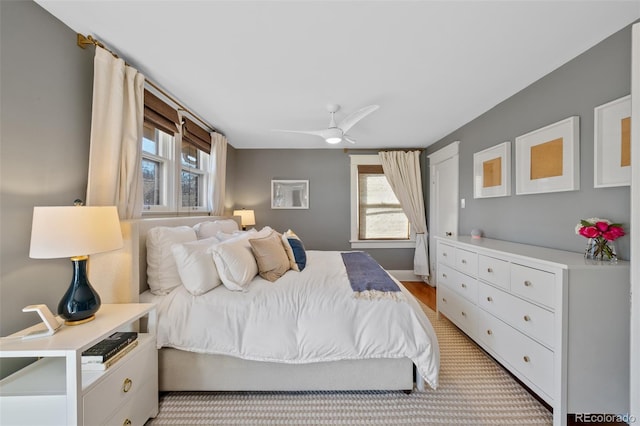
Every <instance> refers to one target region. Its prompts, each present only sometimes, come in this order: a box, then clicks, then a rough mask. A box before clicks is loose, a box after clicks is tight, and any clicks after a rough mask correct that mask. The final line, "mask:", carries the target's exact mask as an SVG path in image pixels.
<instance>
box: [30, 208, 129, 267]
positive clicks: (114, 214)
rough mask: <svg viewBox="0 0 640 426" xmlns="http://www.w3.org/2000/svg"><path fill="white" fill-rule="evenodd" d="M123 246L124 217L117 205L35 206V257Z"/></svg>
mask: <svg viewBox="0 0 640 426" xmlns="http://www.w3.org/2000/svg"><path fill="white" fill-rule="evenodd" d="M122 246H123V243H122V231H121V229H120V220H119V218H118V211H117V209H116V208H115V207H114V206H108V207H105V206H100V207H92V206H91V207H89V206H65V207H34V208H33V223H32V226H31V249H30V251H29V257H31V258H34V259H54V258H60V257H74V256H84V255H89V254H93V253H101V252H104V251H110V250H116V249H119V248H121V247H122Z"/></svg>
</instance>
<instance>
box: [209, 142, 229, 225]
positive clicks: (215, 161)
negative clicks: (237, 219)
mask: <svg viewBox="0 0 640 426" xmlns="http://www.w3.org/2000/svg"><path fill="white" fill-rule="evenodd" d="M226 175H227V138H226V137H225V136H224V135H221V134H220V133H216V132H213V133H211V153H210V155H209V194H208V195H209V196H208V197H207V204H208V205H207V207H208V209H209V211H210V212H211V214H212V215H213V216H222V215H223V214H224V198H225V185H226Z"/></svg>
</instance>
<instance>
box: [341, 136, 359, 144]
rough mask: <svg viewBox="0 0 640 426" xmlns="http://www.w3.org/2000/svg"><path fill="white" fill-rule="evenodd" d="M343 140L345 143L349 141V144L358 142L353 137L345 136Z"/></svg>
mask: <svg viewBox="0 0 640 426" xmlns="http://www.w3.org/2000/svg"><path fill="white" fill-rule="evenodd" d="M342 139H344V140H345V141H347V142H349V143H356V140H355V139H354V138H352V137H351V136H347V135H343V136H342Z"/></svg>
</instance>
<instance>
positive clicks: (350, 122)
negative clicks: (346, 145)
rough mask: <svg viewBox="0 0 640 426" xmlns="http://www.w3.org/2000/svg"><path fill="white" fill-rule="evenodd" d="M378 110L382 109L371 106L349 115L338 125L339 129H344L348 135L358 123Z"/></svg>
mask: <svg viewBox="0 0 640 426" xmlns="http://www.w3.org/2000/svg"><path fill="white" fill-rule="evenodd" d="M378 108H380V107H379V106H378V105H369V106H366V107H364V108H361V109H359V110H358V111H356V112H354V113H351V114H349V115H347V116H346V117H345V118H344V119H343V120H342V121H341V122H340V124H338V128H340V129H342V131H343V132H344V133H347V132H348V131H349V129H350V128H352V127H353V126H354V125H355V124H356V123H357V122H358V121H360V120H362V119H363V118H365V117H366V116H367V115H369V114H371V113H372V112H373V111H375V110H377V109H378Z"/></svg>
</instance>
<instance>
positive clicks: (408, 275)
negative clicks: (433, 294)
mask: <svg viewBox="0 0 640 426" xmlns="http://www.w3.org/2000/svg"><path fill="white" fill-rule="evenodd" d="M387 272H389V273H390V274H391V275H393V277H394V278H395V279H397V280H398V281H424V282H425V283H427V284H429V285H430V286H432V287H435V286H434V285H431V283H429V282H428V281H426V280H423V279H422V277H421V276H419V275H416V274H414V273H413V271H412V270H405V269H402V270H394V271H391V270H390V271H387Z"/></svg>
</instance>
